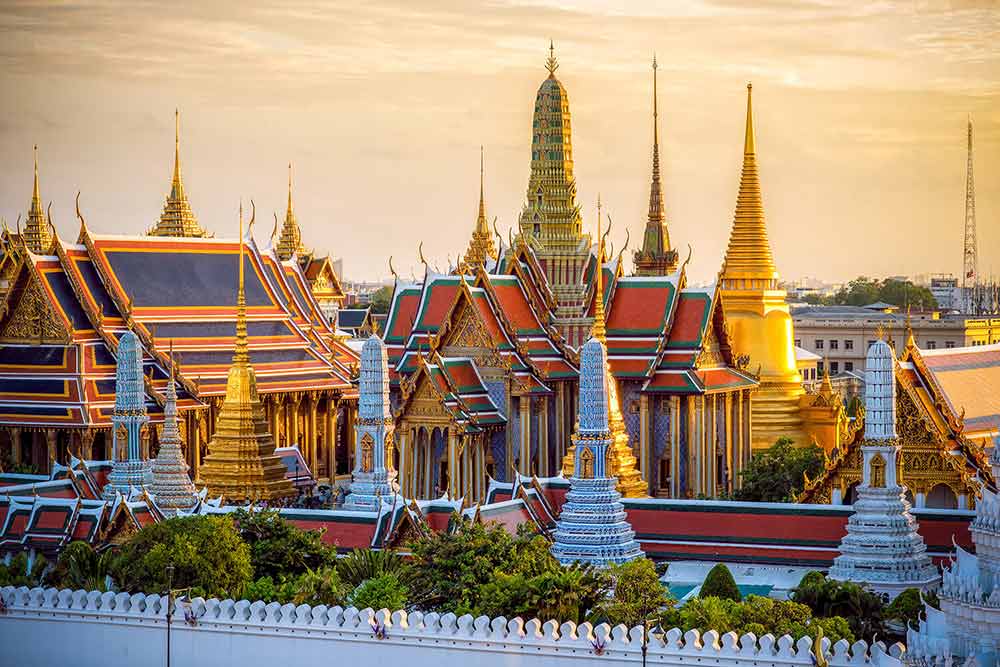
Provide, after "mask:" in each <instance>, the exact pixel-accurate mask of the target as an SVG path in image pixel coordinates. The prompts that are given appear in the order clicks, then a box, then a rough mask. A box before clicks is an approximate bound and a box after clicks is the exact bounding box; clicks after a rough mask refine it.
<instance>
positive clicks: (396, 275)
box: [389, 255, 399, 283]
mask: <svg viewBox="0 0 1000 667" xmlns="http://www.w3.org/2000/svg"><path fill="white" fill-rule="evenodd" d="M389 273H391V274H392V278H393V280H395V281H396V282H397V283H398V282H399V274H398V273H396V269H395V268H393V266H392V255H389Z"/></svg>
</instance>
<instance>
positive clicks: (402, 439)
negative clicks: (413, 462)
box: [396, 423, 410, 498]
mask: <svg viewBox="0 0 1000 667" xmlns="http://www.w3.org/2000/svg"><path fill="white" fill-rule="evenodd" d="M409 439H410V427H409V426H407V425H406V424H405V423H401V424H399V425H398V428H397V429H396V447H398V448H399V471H398V477H397V478H396V479H397V481H398V482H399V493H400V494H401V495H402V496H403V497H404V498H407V497H409V496H410V469H409V464H410V452H409V450H408V446H409Z"/></svg>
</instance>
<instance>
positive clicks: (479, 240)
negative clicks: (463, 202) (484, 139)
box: [462, 147, 497, 270]
mask: <svg viewBox="0 0 1000 667" xmlns="http://www.w3.org/2000/svg"><path fill="white" fill-rule="evenodd" d="M483 190H484V188H483V153H482V147H480V152H479V213H478V215H477V216H476V226H475V227H474V228H473V230H472V239H470V240H469V248H468V250H466V251H465V257H464V258H463V260H462V263H463V264H464V267H463V268H464V269H465V270H468V269H469V268H471V267H474V266H476V265H479V264H485V263H486V262H488V261H490V260H495V259H496V258H497V248H496V246H495V245H494V243H493V232H491V231H490V226H489V223H487V222H486V198H485V196H484V192H483Z"/></svg>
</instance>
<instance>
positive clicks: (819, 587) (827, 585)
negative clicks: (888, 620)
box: [791, 572, 886, 641]
mask: <svg viewBox="0 0 1000 667" xmlns="http://www.w3.org/2000/svg"><path fill="white" fill-rule="evenodd" d="M791 599H792V601H794V602H798V603H800V604H804V605H806V606H808V607H809V608H810V609H811V610H812V612H813V614H814V615H815V616H822V617H832V616H841V617H843V618H845V619H847V622H848V623H849V624H850V628H851V632H852V633H853V634H854V636H855V637H857V638H859V639H864V640H866V641H871V640H872V637H874V636H875V635H879V636H885V634H886V630H885V626H884V623H883V620H882V619H883V612H884V607H885V598H884V597H883V596H881V595H879V594H877V593H873V592H872V591H870V590H868V589H865V588H863V587H861V586H859V585H858V584H855V583H853V582H850V581H837V580H836V579H829V578H827V577H825V576H823V574H822V573H820V572H809V573H808V574H806V576H804V577H803V578H802V581H800V582H799V585H798V586H797V587H796V588H795V590H793V591H792V595H791Z"/></svg>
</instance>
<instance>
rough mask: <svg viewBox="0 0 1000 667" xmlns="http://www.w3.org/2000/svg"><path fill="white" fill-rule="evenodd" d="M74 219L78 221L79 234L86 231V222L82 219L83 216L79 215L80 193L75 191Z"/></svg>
mask: <svg viewBox="0 0 1000 667" xmlns="http://www.w3.org/2000/svg"><path fill="white" fill-rule="evenodd" d="M76 217H77V219H78V220H79V221H80V234H83V232H84V231H86V229H87V221H86V220H84V219H83V214H82V213H80V191H79V190H77V191H76Z"/></svg>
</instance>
